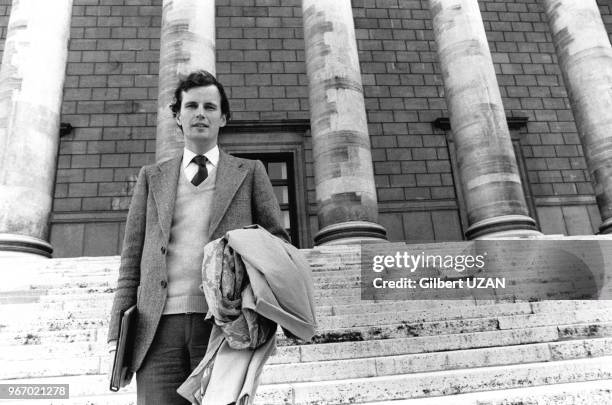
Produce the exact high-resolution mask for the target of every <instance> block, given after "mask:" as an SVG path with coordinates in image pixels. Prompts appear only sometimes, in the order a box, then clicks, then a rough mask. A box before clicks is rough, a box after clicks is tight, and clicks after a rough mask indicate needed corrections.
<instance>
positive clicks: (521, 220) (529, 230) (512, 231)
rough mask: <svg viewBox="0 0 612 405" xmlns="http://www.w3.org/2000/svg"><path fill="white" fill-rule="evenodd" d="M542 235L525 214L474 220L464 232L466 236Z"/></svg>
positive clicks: (474, 237) (469, 237) (475, 237)
mask: <svg viewBox="0 0 612 405" xmlns="http://www.w3.org/2000/svg"><path fill="white" fill-rule="evenodd" d="M539 235H542V233H541V232H540V231H538V229H537V227H536V222H535V220H534V219H533V218H531V217H528V216H525V215H502V216H499V217H494V218H489V219H485V220H483V221H480V222H476V223H475V224H473V225H472V226H470V227H469V228H468V230H467V231H466V232H465V236H466V238H468V239H470V240H473V239H483V238H504V237H513V238H516V237H530V236H539Z"/></svg>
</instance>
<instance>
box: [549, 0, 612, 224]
mask: <svg viewBox="0 0 612 405" xmlns="http://www.w3.org/2000/svg"><path fill="white" fill-rule="evenodd" d="M543 3H544V7H545V10H546V16H547V17H548V23H549V25H550V29H551V31H552V34H553V42H554V44H555V50H556V52H557V57H558V59H559V65H560V67H561V72H562V73H563V79H564V81H565V87H566V88H567V92H568V95H569V99H570V101H571V104H572V111H573V112H574V119H575V121H576V126H577V127H578V133H579V135H580V141H581V143H582V149H583V151H584V155H585V157H586V161H587V166H588V168H589V172H590V174H591V180H592V182H593V186H594V188H595V196H596V198H597V205H598V207H599V212H600V214H601V219H602V224H601V226H600V228H599V229H600V232H601V233H612V119H611V118H610V113H611V112H612V47H610V40H609V39H608V34H607V32H606V28H605V27H604V25H603V22H602V20H601V15H600V14H599V9H598V8H597V3H596V2H595V0H580V1H577V0H544V2H543Z"/></svg>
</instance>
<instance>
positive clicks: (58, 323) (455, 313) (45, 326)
mask: <svg viewBox="0 0 612 405" xmlns="http://www.w3.org/2000/svg"><path fill="white" fill-rule="evenodd" d="M364 306H365V308H363V309H362V310H361V311H359V313H357V314H346V313H343V314H342V315H331V314H325V313H323V314H322V313H321V312H319V311H317V322H318V330H321V331H324V330H331V329H337V328H351V327H356V326H368V325H378V324H395V323H397V324H402V323H415V322H425V321H434V320H445V319H459V318H463V319H466V318H477V317H483V318H484V317H490V316H504V315H518V314H525V315H526V314H529V313H530V312H531V310H532V308H531V306H530V305H529V304H528V303H518V304H508V303H502V304H493V305H483V306H478V307H477V306H474V305H461V304H455V305H453V306H451V307H448V308H446V309H445V310H444V311H441V310H440V308H439V307H437V306H430V307H429V308H421V309H417V310H415V308H412V307H405V308H407V309H410V310H400V309H399V308H398V310H397V311H394V312H373V311H369V310H368V308H367V306H366V305H364ZM2 308H3V312H2V314H0V324H1V325H7V326H5V328H4V329H3V330H2V332H4V333H19V332H24V331H27V332H40V331H43V330H50V329H51V330H67V329H70V328H72V327H78V328H82V327H83V323H84V322H83V321H84V320H87V321H90V322H89V324H91V325H100V324H104V322H105V321H106V320H107V319H108V314H109V313H110V309H111V301H110V300H97V301H96V302H95V303H93V304H90V303H89V302H88V301H84V300H78V301H66V302H62V303H50V304H43V303H40V304H36V303H30V304H13V305H4V306H2ZM358 308H359V307H355V310H357V309H358ZM380 309H384V308H380ZM388 309H389V305H387V310H388Z"/></svg>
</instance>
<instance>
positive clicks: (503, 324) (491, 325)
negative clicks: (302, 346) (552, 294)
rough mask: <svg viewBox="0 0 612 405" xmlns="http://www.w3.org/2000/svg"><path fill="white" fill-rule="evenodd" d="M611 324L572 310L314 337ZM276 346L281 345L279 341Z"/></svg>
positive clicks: (610, 314)
mask: <svg viewBox="0 0 612 405" xmlns="http://www.w3.org/2000/svg"><path fill="white" fill-rule="evenodd" d="M611 322H612V311H609V310H598V311H591V312H581V311H574V312H569V313H554V314H536V315H534V314H526V315H525V314H521V315H509V316H490V317H483V318H465V319H461V318H460V319H448V320H438V321H425V322H418V321H417V322H402V323H399V324H398V323H392V324H375V325H372V326H355V327H349V328H335V329H326V330H320V331H318V332H317V334H316V335H315V337H314V341H315V342H317V343H319V342H342V341H351V340H375V339H390V338H398V337H411V336H432V335H441V334H452V333H467V332H484V331H491V330H498V329H502V330H503V329H521V328H524V327H535V326H546V325H551V326H552V325H564V324H580V323H585V324H591V325H600V324H608V323H611ZM279 344H282V343H281V342H279Z"/></svg>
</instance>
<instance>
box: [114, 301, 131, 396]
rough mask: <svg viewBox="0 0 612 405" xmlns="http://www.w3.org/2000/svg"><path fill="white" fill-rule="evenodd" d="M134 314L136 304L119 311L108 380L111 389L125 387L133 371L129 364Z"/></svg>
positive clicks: (116, 389) (117, 389)
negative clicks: (115, 347)
mask: <svg viewBox="0 0 612 405" xmlns="http://www.w3.org/2000/svg"><path fill="white" fill-rule="evenodd" d="M136 315H137V312H136V305H132V306H131V307H129V308H128V309H126V310H125V311H123V312H122V313H121V322H120V324H119V339H118V340H117V350H116V351H115V359H114V360H113V371H112V373H111V380H110V390H111V391H119V388H123V387H125V386H126V385H128V384H129V383H130V381H131V380H132V374H133V373H132V372H131V371H130V369H129V366H130V360H131V355H132V349H133V341H134V334H135V332H136V331H135V329H136Z"/></svg>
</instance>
